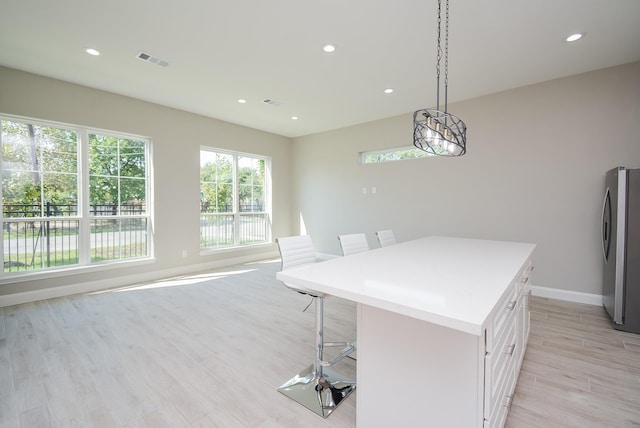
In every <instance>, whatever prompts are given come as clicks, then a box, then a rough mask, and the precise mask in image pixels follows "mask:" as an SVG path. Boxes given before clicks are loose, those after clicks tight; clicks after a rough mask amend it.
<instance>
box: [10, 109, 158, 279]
mask: <svg viewBox="0 0 640 428" xmlns="http://www.w3.org/2000/svg"><path fill="white" fill-rule="evenodd" d="M0 120H1V122H2V136H1V138H0V146H1V148H2V151H1V157H2V159H1V161H2V162H1V164H0V165H1V167H0V170H1V171H2V186H1V189H0V191H1V193H2V238H3V248H2V262H3V266H4V269H3V274H7V273H15V272H23V271H34V270H48V269H52V268H58V267H69V266H78V265H88V264H93V263H97V262H105V261H115V260H125V259H133V258H141V257H149V255H150V245H149V242H150V234H149V230H150V216H149V211H148V209H147V206H146V204H147V194H148V185H149V180H148V167H147V165H148V142H147V141H146V140H143V139H140V138H137V137H129V136H117V135H116V134H115V133H114V134H111V133H105V132H95V131H90V130H87V129H82V128H76V127H71V126H64V125H58V124H55V125H54V124H47V123H36V122H34V121H28V120H24V119H15V118H8V117H6V118H0ZM83 171H87V173H86V174H84V175H83Z"/></svg>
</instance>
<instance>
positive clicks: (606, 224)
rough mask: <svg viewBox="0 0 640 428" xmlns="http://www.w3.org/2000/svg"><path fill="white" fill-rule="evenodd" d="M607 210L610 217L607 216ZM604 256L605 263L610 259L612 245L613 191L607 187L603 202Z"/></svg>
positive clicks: (602, 237)
mask: <svg viewBox="0 0 640 428" xmlns="http://www.w3.org/2000/svg"><path fill="white" fill-rule="evenodd" d="M607 210H609V211H608V215H607ZM601 239H602V255H603V256H604V261H605V262H607V261H608V259H609V247H610V243H611V189H609V188H608V187H607V190H606V192H604V201H603V202H602V236H601Z"/></svg>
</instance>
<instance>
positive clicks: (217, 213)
mask: <svg viewBox="0 0 640 428" xmlns="http://www.w3.org/2000/svg"><path fill="white" fill-rule="evenodd" d="M269 164H270V162H269V159H268V158H264V157H259V156H255V155H248V154H241V153H234V152H228V151H220V150H216V149H208V148H202V149H201V150H200V248H201V249H217V248H224V247H230V246H237V245H252V244H259V243H264V242H270V240H271V227H270V224H271V222H270V210H269V204H268V201H269V200H270V198H269V193H268V189H269V187H268V178H269Z"/></svg>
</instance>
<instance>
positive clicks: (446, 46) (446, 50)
mask: <svg viewBox="0 0 640 428" xmlns="http://www.w3.org/2000/svg"><path fill="white" fill-rule="evenodd" d="M438 1H440V0H438ZM446 1H447V3H446V5H447V6H446V8H447V9H446V14H445V16H446V18H445V33H444V112H445V113H446V112H447V104H448V99H447V98H448V97H447V94H448V92H449V0H446ZM439 10H440V7H439V6H438V11H439ZM439 20H440V12H438V21H439ZM438 27H440V24H438ZM439 31H440V30H438V32H439ZM439 44H440V43H438V45H439Z"/></svg>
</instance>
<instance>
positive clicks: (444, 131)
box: [413, 0, 467, 156]
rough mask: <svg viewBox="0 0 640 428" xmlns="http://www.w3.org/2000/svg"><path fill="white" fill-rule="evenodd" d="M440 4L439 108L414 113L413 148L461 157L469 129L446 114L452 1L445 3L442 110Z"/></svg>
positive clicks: (465, 148) (439, 2)
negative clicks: (442, 102) (442, 96)
mask: <svg viewBox="0 0 640 428" xmlns="http://www.w3.org/2000/svg"><path fill="white" fill-rule="evenodd" d="M441 1H442V0H438V44H437V51H436V52H437V55H436V58H437V66H436V77H437V78H436V80H437V86H438V87H437V92H436V94H437V95H436V97H437V98H436V108H435V109H422V110H417V111H416V112H415V113H413V145H414V146H416V147H417V148H419V149H421V150H424V151H425V152H427V153H429V154H432V155H438V156H462V155H463V154H465V152H466V150H467V126H466V125H465V124H464V122H463V121H462V119H460V118H459V117H457V116H455V115H453V114H451V113H449V112H448V111H447V107H448V106H447V89H448V86H449V0H445V1H446V15H445V16H446V18H445V41H444V46H445V48H444V49H445V50H444V110H440V61H441V59H442V47H441V44H440V41H441V37H440V26H441V25H440V24H441V22H442V19H441Z"/></svg>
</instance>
